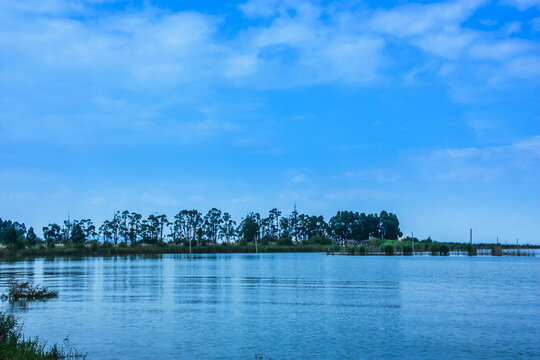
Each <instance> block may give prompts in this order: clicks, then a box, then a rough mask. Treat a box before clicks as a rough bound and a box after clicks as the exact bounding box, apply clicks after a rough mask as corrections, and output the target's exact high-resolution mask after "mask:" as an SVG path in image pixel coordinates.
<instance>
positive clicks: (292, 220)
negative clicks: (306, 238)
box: [289, 205, 298, 243]
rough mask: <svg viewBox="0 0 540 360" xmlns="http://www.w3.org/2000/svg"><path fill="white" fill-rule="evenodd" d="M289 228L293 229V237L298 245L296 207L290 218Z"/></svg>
mask: <svg viewBox="0 0 540 360" xmlns="http://www.w3.org/2000/svg"><path fill="white" fill-rule="evenodd" d="M289 226H290V229H291V236H292V238H293V239H294V241H295V242H296V243H298V211H296V205H295V206H294V210H293V211H292V213H291V216H290V217H289Z"/></svg>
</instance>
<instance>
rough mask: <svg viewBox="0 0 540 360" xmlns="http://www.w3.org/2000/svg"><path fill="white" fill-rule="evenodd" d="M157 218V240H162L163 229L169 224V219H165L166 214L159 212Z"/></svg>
mask: <svg viewBox="0 0 540 360" xmlns="http://www.w3.org/2000/svg"><path fill="white" fill-rule="evenodd" d="M156 219H157V222H158V223H157V226H158V231H159V242H163V230H165V229H166V228H167V226H169V220H168V219H167V215H165V214H161V215H158V216H156Z"/></svg>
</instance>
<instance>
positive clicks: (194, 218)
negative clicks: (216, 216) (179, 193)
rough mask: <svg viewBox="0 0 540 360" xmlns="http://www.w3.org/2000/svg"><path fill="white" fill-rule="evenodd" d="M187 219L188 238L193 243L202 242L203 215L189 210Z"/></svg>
mask: <svg viewBox="0 0 540 360" xmlns="http://www.w3.org/2000/svg"><path fill="white" fill-rule="evenodd" d="M186 219H187V225H188V226H187V229H188V234H187V235H188V237H189V239H190V244H191V241H198V242H200V240H201V234H202V224H203V222H202V219H203V218H202V214H201V213H200V212H199V211H197V210H189V211H187V214H186Z"/></svg>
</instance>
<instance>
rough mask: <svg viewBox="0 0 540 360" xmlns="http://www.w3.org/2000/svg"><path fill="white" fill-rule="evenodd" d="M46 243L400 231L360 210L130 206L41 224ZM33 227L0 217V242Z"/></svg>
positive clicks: (332, 238) (287, 241)
mask: <svg viewBox="0 0 540 360" xmlns="http://www.w3.org/2000/svg"><path fill="white" fill-rule="evenodd" d="M42 230H43V237H44V241H45V243H46V245H47V246H48V247H52V246H54V245H55V244H73V245H82V244H84V243H86V242H88V241H99V242H102V243H111V244H114V245H118V244H122V245H126V246H127V245H137V244H154V245H157V244H163V243H171V242H172V243H177V244H178V243H190V242H191V244H193V245H195V244H196V245H206V244H217V243H237V242H243V243H249V242H257V243H261V244H268V243H277V244H280V245H292V244H293V243H313V244H331V243H337V244H345V243H346V242H347V241H350V240H356V241H361V240H368V239H370V238H374V237H375V238H384V239H389V240H397V239H398V238H399V237H401V236H402V235H403V234H402V232H401V231H400V229H399V220H398V218H397V216H396V215H395V214H393V213H389V212H386V211H381V213H380V214H365V213H358V212H352V211H338V212H337V213H336V215H334V216H333V217H332V218H330V220H329V221H328V222H326V221H325V220H324V218H323V217H322V216H316V215H306V214H300V213H298V212H297V211H296V208H295V209H294V211H293V212H292V213H291V214H290V215H288V216H285V215H282V212H281V211H279V210H278V209H272V210H270V211H269V212H268V215H267V216H261V214H259V213H254V212H251V213H248V214H247V215H246V216H245V217H244V218H242V219H241V221H240V222H239V223H237V222H236V221H234V220H233V219H232V216H231V215H230V214H229V213H228V212H223V213H222V212H221V210H219V209H216V208H212V209H210V210H209V211H208V212H207V213H206V214H203V213H201V212H199V211H198V210H181V211H180V212H178V213H177V214H176V215H175V216H174V217H173V218H172V219H169V218H168V217H167V216H166V215H164V214H162V215H149V216H148V217H147V218H143V216H142V215H141V214H138V213H135V212H130V211H127V210H125V211H122V212H120V211H117V212H115V214H114V216H113V217H112V219H108V220H105V221H104V222H103V224H102V225H101V226H99V228H96V226H95V225H94V224H93V222H92V220H90V219H83V220H71V219H69V220H66V221H64V223H63V224H62V225H59V224H54V223H53V224H49V225H48V226H45V227H43V229H42ZM40 241H41V240H39V239H38V238H37V236H36V234H35V233H34V230H33V228H30V229H28V231H26V227H25V225H24V224H20V223H17V222H11V221H2V220H1V219H0V243H2V244H4V245H8V246H17V243H18V242H19V246H22V247H24V246H25V245H27V246H33V245H35V244H37V243H38V242H40Z"/></svg>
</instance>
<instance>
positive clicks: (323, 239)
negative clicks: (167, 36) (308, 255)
mask: <svg viewBox="0 0 540 360" xmlns="http://www.w3.org/2000/svg"><path fill="white" fill-rule="evenodd" d="M308 243H310V244H321V245H330V244H332V239H330V238H329V237H328V236H322V235H319V234H316V235H313V236H312V237H310V238H309V240H308Z"/></svg>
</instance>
